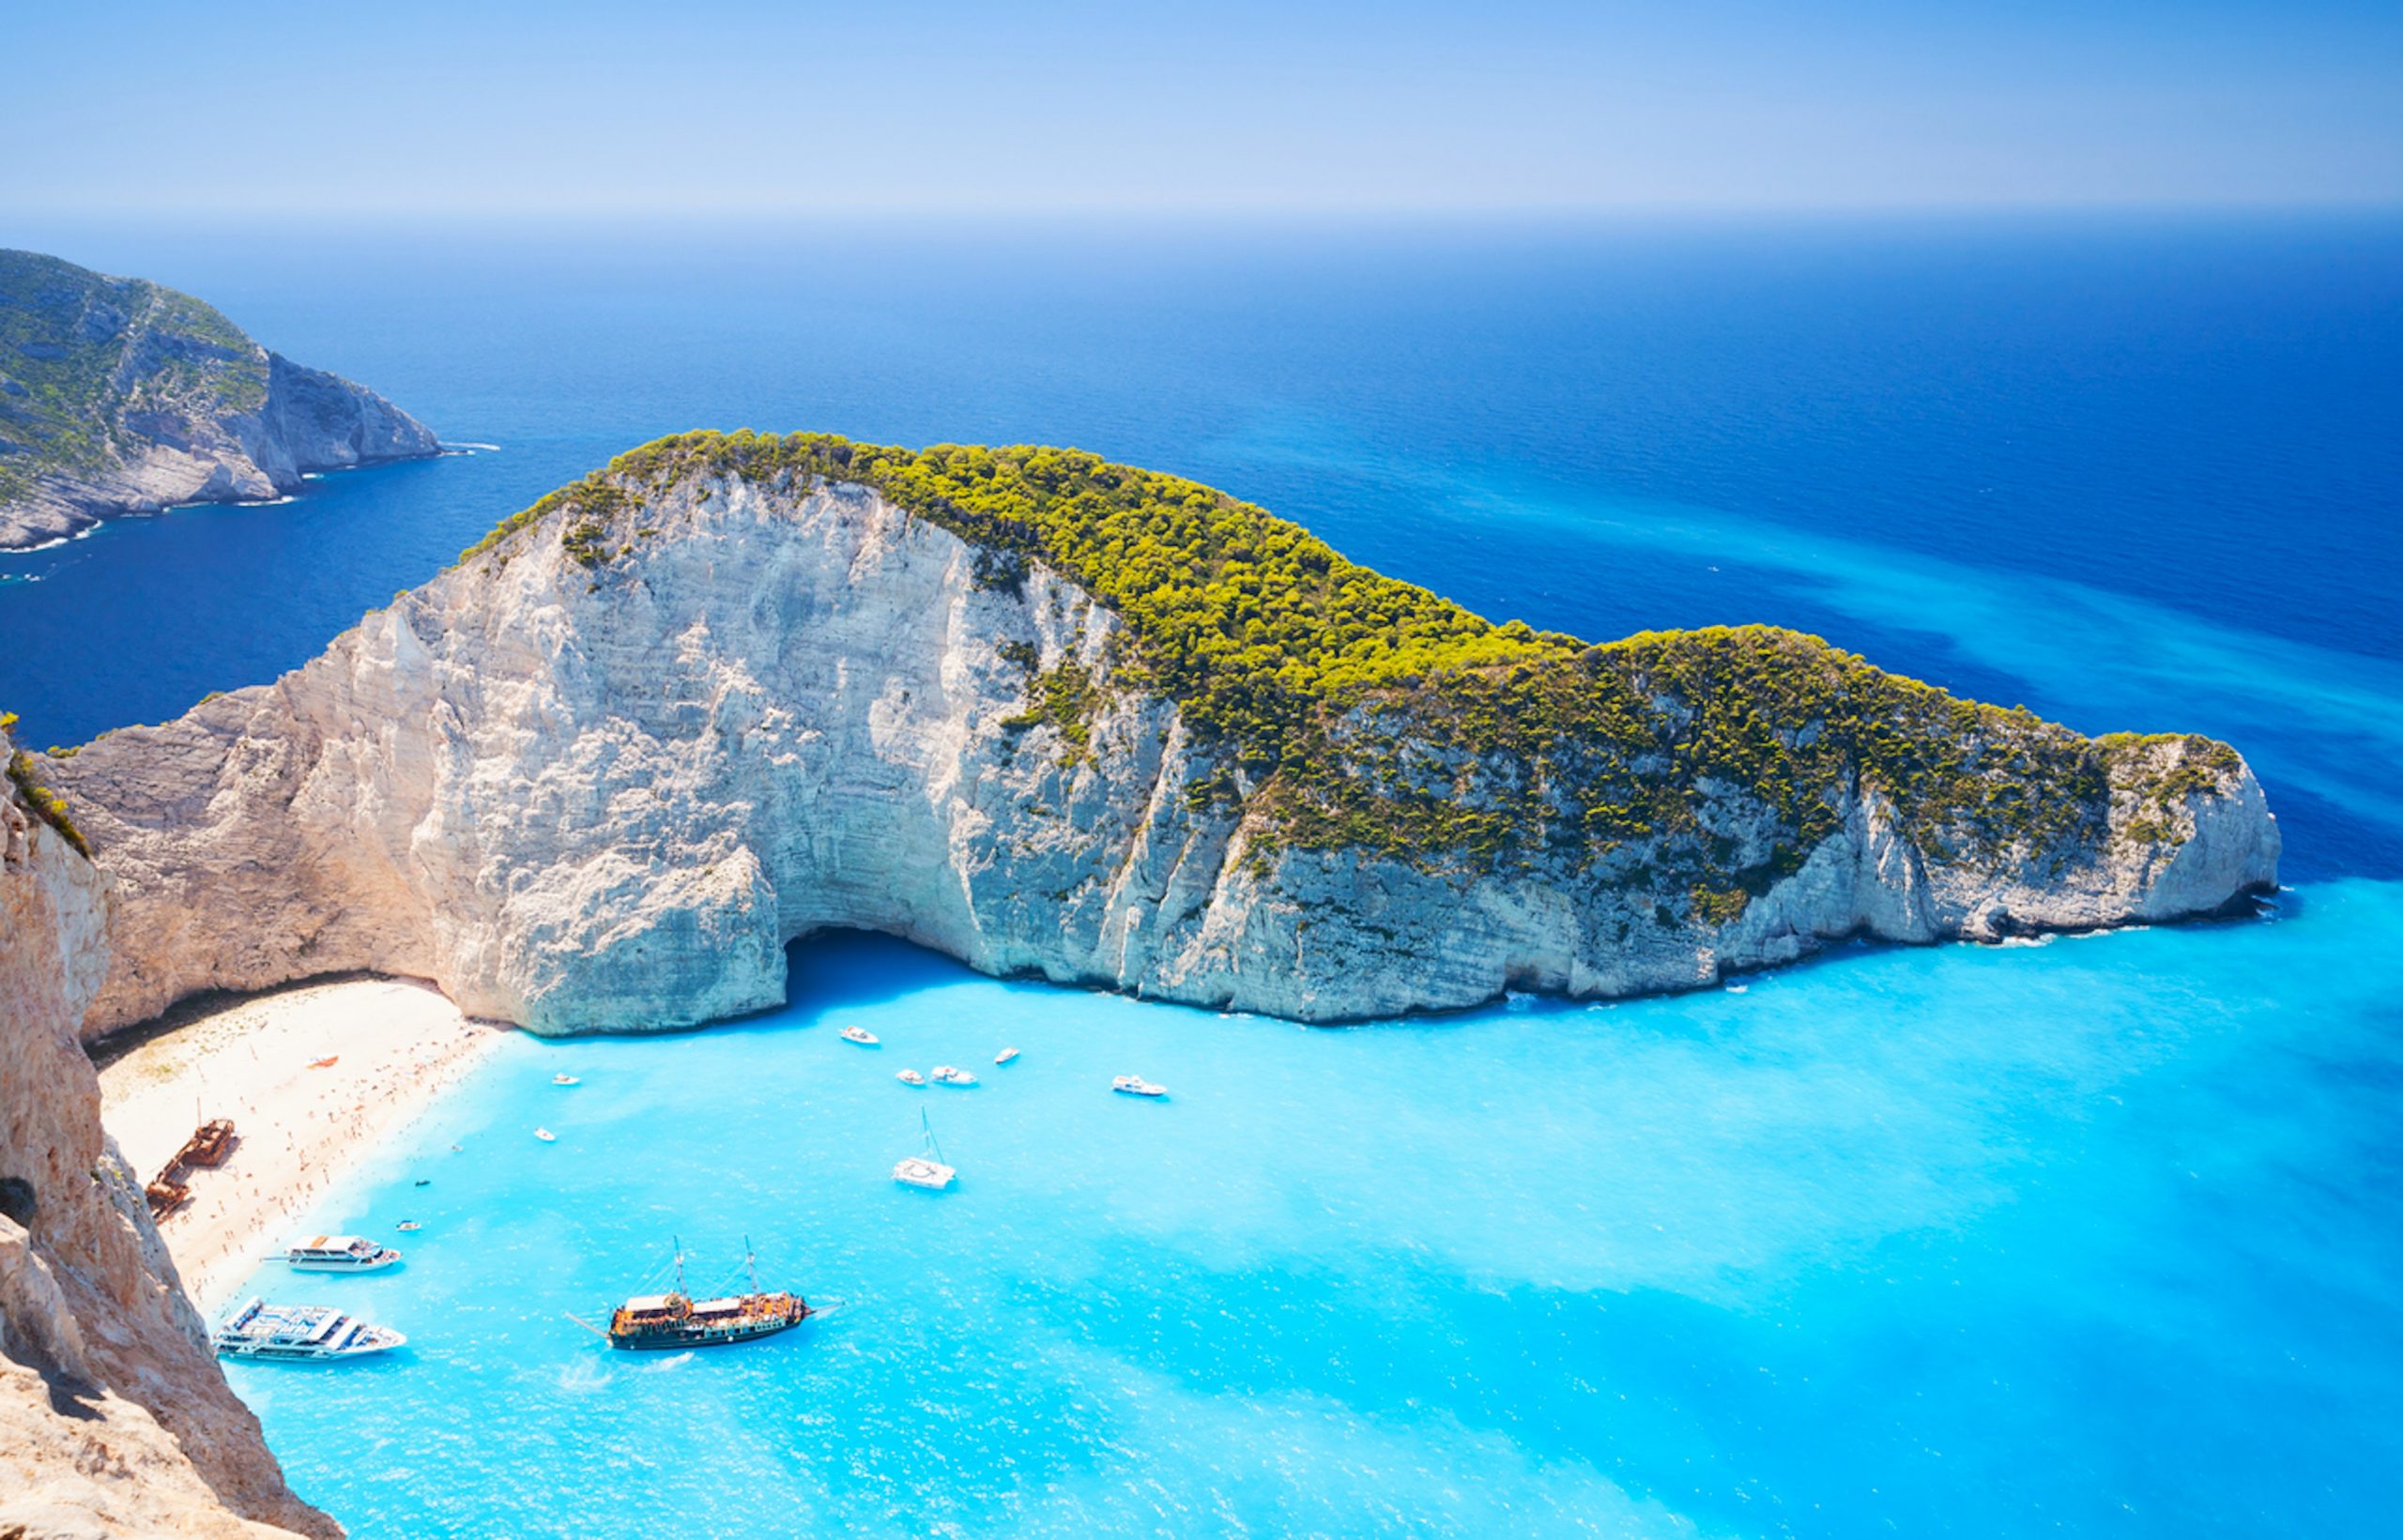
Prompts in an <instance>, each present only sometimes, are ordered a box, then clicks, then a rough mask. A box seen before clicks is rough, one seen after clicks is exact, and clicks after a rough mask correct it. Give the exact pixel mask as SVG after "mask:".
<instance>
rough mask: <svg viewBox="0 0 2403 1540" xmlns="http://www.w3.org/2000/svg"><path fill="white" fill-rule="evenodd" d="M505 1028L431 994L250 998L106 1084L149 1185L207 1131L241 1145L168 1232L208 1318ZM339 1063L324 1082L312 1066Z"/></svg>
mask: <svg viewBox="0 0 2403 1540" xmlns="http://www.w3.org/2000/svg"><path fill="white" fill-rule="evenodd" d="M505 1030H506V1029H502V1028H497V1027H493V1026H489V1025H486V1024H483V1023H480V1022H471V1021H468V1020H467V1018H466V1017H464V1016H462V1015H461V1014H459V1011H458V1009H457V1007H455V1006H453V1005H452V1003H451V1002H450V1001H449V1000H448V999H444V998H443V996H442V994H441V992H440V991H438V990H436V988H434V987H433V986H432V985H431V984H426V983H418V982H416V981H413V980H404V979H365V980H347V981H343V982H340V983H319V984H307V985H303V986H301V987H299V988H297V989H287V990H282V991H279V992H277V993H274V994H269V995H259V996H253V997H252V998H250V999H244V1000H240V1001H238V1002H237V1003H235V1004H232V1005H229V1006H227V1007H225V1008H224V1009H223V1010H222V1011H217V1012H213V1013H211V1014H207V1015H205V1016H201V1017H199V1018H197V1019H195V1020H193V1021H191V1022H189V1023H187V1024H185V1025H183V1026H181V1027H178V1028H176V1029H175V1030H173V1031H171V1032H168V1033H166V1034H164V1035H162V1036H161V1037H159V1038H156V1039H154V1040H152V1041H151V1042H148V1043H145V1044H143V1045H142V1046H140V1047H138V1048H136V1049H134V1050H133V1051H132V1052H130V1053H129V1054H127V1055H126V1056H125V1057H124V1058H122V1059H120V1060H117V1061H116V1062H115V1063H114V1064H111V1065H110V1066H109V1067H108V1068H106V1069H104V1070H102V1071H101V1072H100V1095H101V1120H102V1121H103V1122H105V1123H106V1124H107V1127H108V1131H109V1133H110V1134H111V1135H112V1136H115V1139H116V1141H117V1144H118V1146H119V1148H120V1149H122V1150H123V1151H124V1152H125V1157H126V1160H127V1161H128V1162H129V1163H130V1165H131V1166H133V1168H134V1171H135V1173H136V1174H137V1175H138V1176H139V1177H140V1178H141V1179H142V1180H143V1181H145V1182H147V1181H149V1180H150V1179H151V1178H153V1177H155V1176H157V1175H158V1173H159V1170H160V1168H161V1166H165V1165H166V1163H167V1162H168V1160H169V1159H171V1158H172V1157H173V1156H174V1155H175V1153H176V1151H178V1150H180V1149H181V1148H182V1147H183V1143H184V1141H185V1140H186V1139H188V1138H190V1137H191V1133H192V1130H193V1129H194V1128H195V1127H196V1126H198V1124H199V1122H200V1121H203V1120H206V1119H209V1118H231V1119H232V1120H233V1121H234V1127H235V1132H236V1134H237V1136H239V1139H240V1143H239V1144H238V1145H237V1147H236V1149H235V1151H234V1154H233V1157H232V1158H231V1159H230V1160H228V1161H227V1162H226V1163H225V1165H224V1166H222V1167H220V1168H218V1169H216V1170H199V1171H195V1172H193V1173H192V1175H191V1192H192V1197H191V1202H190V1203H188V1204H186V1205H185V1206H184V1207H183V1209H182V1210H180V1211H179V1212H176V1213H174V1214H171V1215H169V1216H168V1217H167V1219H166V1220H165V1222H164V1223H162V1224H161V1226H160V1227H159V1228H160V1233H161V1235H163V1236H164V1237H165V1238H166V1242H167V1249H168V1250H169V1252H171V1253H172V1254H173V1255H174V1257H175V1258H176V1269H177V1270H178V1271H179V1272H181V1273H182V1274H183V1279H184V1286H185V1288H188V1289H190V1290H191V1295H192V1298H193V1299H194V1300H195V1301H196V1302H197V1303H198V1304H199V1305H200V1307H201V1309H202V1311H203V1312H204V1313H213V1312H215V1311H216V1310H217V1309H218V1308H220V1307H221V1306H222V1305H223V1304H226V1303H227V1300H226V1296H227V1294H228V1293H229V1292H230V1291H231V1290H232V1289H233V1288H236V1287H237V1286H238V1285H239V1284H240V1282H241V1281H242V1279H243V1277H244V1276H245V1275H247V1274H248V1273H249V1272H250V1270H251V1268H252V1267H253V1265H254V1264H255V1262H256V1260H257V1258H258V1257H259V1256H260V1254H261V1253H263V1252H265V1251H267V1250H268V1249H269V1248H270V1246H273V1245H276V1244H281V1243H284V1242H286V1241H287V1240H289V1239H290V1232H291V1228H292V1226H293V1225H294V1223H295V1222H296V1219H297V1217H298V1215H299V1214H300V1213H302V1212H305V1211H306V1210H307V1209H308V1207H309V1206H310V1205H311V1204H312V1203H314V1202H315V1201H316V1200H317V1199H318V1198H319V1197H323V1196H324V1194H325V1193H326V1191H327V1189H328V1188H329V1187H330V1186H332V1185H333V1184H334V1183H336V1182H340V1181H341V1180H342V1178H343V1177H344V1175H345V1174H346V1173H347V1172H348V1171H349V1170H350V1169H351V1168H352V1167H353V1166H356V1165H357V1164H358V1163H359V1162H360V1160H361V1159H363V1158H364V1157H365V1156H366V1155H368V1154H369V1153H370V1152H372V1151H374V1149H375V1146H376V1145H377V1144H378V1143H379V1142H381V1141H382V1140H384V1139H386V1138H389V1137H390V1136H392V1135H393V1134H394V1133H396V1132H398V1131H399V1130H400V1129H402V1128H403V1127H405V1126H406V1125H407V1124H408V1123H409V1122H411V1121H414V1120H415V1119H416V1118H417V1117H418V1116H419V1115H420V1114H421V1113H423V1112H424V1111H425V1110H426V1109H427V1108H428V1107H430V1106H432V1105H434V1103H435V1102H436V1100H437V1099H438V1098H439V1097H440V1096H441V1094H442V1092H443V1091H444V1090H447V1089H449V1088H450V1087H451V1086H452V1085H455V1084H456V1083H457V1082H458V1080H459V1079H460V1077H461V1076H463V1075H466V1074H467V1072H468V1071H469V1070H471V1069H473V1068H474V1067H475V1066H476V1065H477V1064H479V1063H480V1062H482V1060H483V1058H484V1057H485V1055H487V1054H488V1053H490V1052H491V1051H492V1050H493V1049H494V1048H495V1047H496V1046H497V1044H499V1043H500V1041H501V1038H502V1035H503V1032H504V1031H505ZM328 1057H334V1058H335V1059H336V1060H337V1061H336V1062H335V1063H333V1064H332V1065H330V1066H328V1067H326V1068H323V1069H317V1068H312V1067H311V1066H312V1064H313V1062H314V1061H315V1060H321V1059H325V1058H328Z"/></svg>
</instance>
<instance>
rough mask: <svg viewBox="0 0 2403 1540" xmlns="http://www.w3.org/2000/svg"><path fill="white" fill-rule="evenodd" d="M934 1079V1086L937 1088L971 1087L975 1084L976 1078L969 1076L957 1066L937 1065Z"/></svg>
mask: <svg viewBox="0 0 2403 1540" xmlns="http://www.w3.org/2000/svg"><path fill="white" fill-rule="evenodd" d="M934 1078H935V1084H937V1085H939V1086H960V1087H967V1086H972V1085H974V1084H975V1083H976V1077H975V1076H974V1075H971V1074H969V1073H968V1072H967V1071H966V1070H963V1069H961V1068H960V1067H959V1066H958V1065H957V1064H937V1065H936V1066H935V1076H934Z"/></svg>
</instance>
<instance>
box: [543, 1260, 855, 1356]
mask: <svg viewBox="0 0 2403 1540" xmlns="http://www.w3.org/2000/svg"><path fill="white" fill-rule="evenodd" d="M742 1251H743V1255H742V1264H743V1267H744V1268H745V1270H746V1271H747V1272H748V1273H749V1275H750V1279H751V1291H750V1292H749V1293H747V1294H730V1295H727V1296H726V1297H725V1298H723V1299H714V1300H696V1299H694V1298H693V1297H692V1296H691V1295H689V1294H687V1293H686V1292H685V1291H684V1249H683V1245H682V1243H681V1242H680V1243H678V1245H677V1248H676V1286H675V1288H671V1289H669V1290H668V1291H667V1292H666V1293H665V1294H637V1295H635V1297H634V1298H632V1299H630V1300H628V1301H626V1303H625V1304H621V1305H620V1306H619V1307H618V1308H617V1309H615V1310H613V1311H611V1312H610V1314H609V1329H608V1330H607V1331H605V1332H604V1333H602V1335H603V1336H605V1337H606V1338H608V1340H609V1346H610V1347H612V1348H615V1349H619V1350H620V1351H621V1352H645V1351H657V1350H660V1349H678V1348H720V1347H724V1346H726V1345H727V1344H728V1343H735V1342H751V1341H756V1340H757V1339H758V1338H760V1337H763V1336H773V1335H775V1334H777V1333H778V1332H788V1331H790V1330H792V1328H794V1327H796V1326H798V1325H800V1324H801V1323H802V1322H803V1321H804V1320H807V1319H809V1318H810V1317H811V1316H814V1315H816V1314H817V1313H818V1312H817V1311H815V1310H812V1309H811V1308H810V1307H809V1302H808V1301H806V1300H804V1299H803V1298H802V1297H801V1296H800V1295H798V1294H794V1293H788V1292H787V1291H785V1290H782V1289H776V1290H763V1289H761V1288H760V1287H759V1270H758V1262H757V1259H756V1258H754V1257H753V1256H752V1254H751V1247H750V1243H749V1241H748V1240H747V1239H746V1240H745V1241H744V1243H743V1248H742ZM577 1324H578V1325H582V1324H583V1323H582V1322H580V1321H579V1322H577Z"/></svg>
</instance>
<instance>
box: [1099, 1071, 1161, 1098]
mask: <svg viewBox="0 0 2403 1540" xmlns="http://www.w3.org/2000/svg"><path fill="white" fill-rule="evenodd" d="M1110 1090H1114V1091H1116V1092H1117V1093H1118V1094H1119V1095H1121V1096H1165V1095H1167V1094H1168V1088H1167V1087H1166V1086H1162V1085H1156V1084H1154V1083H1153V1082H1151V1081H1149V1080H1146V1079H1144V1078H1143V1077H1142V1076H1141V1075H1120V1076H1119V1077H1118V1078H1117V1079H1115V1080H1112V1081H1111V1082H1110Z"/></svg>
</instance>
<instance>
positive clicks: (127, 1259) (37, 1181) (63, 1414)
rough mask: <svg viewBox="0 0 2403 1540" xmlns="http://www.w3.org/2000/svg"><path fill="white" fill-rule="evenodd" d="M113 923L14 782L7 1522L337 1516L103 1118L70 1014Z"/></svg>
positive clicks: (66, 1526)
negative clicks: (231, 1364) (303, 1497)
mask: <svg viewBox="0 0 2403 1540" xmlns="http://www.w3.org/2000/svg"><path fill="white" fill-rule="evenodd" d="M12 755H13V748H12V745H11V744H10V743H9V741H8V731H7V729H6V726H5V724H0V759H8V758H11V757H12ZM105 931H106V906H105V900H104V897H103V884H102V881H101V878H100V877H99V873H98V872H96V871H95V870H93V868H92V866H91V865H90V863H89V862H87V861H85V860H84V858H83V857H82V856H81V855H79V854H77V853H76V852H75V850H74V849H73V848H72V847H71V846H70V844H69V840H68V839H67V838H66V837H65V836H64V835H62V834H61V833H60V832H59V831H58V830H56V829H55V828H54V827H52V826H51V825H49V824H47V823H45V822H44V821H42V820H41V818H40V817H39V816H38V812H37V810H36V809H35V807H34V806H33V804H32V803H30V802H29V801H28V800H26V798H25V795H24V794H23V792H21V791H20V790H19V788H18V787H16V786H15V785H10V784H8V783H0V1535H23V1536H27V1537H36V1536H38V1537H43V1540H48V1537H52V1536H86V1535H91V1536H99V1535H143V1536H149V1535H194V1536H211V1537H214V1536H227V1537H232V1536H249V1537H254V1540H267V1537H268V1536H286V1537H288V1536H290V1535H291V1534H293V1533H294V1532H298V1533H302V1534H309V1535H319V1536H331V1535H338V1534H340V1533H341V1532H342V1531H341V1529H340V1528H339V1527H338V1526H337V1525H335V1524H334V1523H333V1522H332V1521H331V1520H330V1519H329V1518H327V1517H325V1516H324V1515H323V1514H320V1513H318V1512H317V1511H316V1510H315V1509H314V1508H311V1507H309V1506H308V1505H307V1504H305V1503H303V1502H300V1501H299V1499H298V1498H296V1497H294V1496H293V1495H292V1492H291V1490H290V1489H289V1488H288V1487H285V1486H284V1482H283V1473H282V1472H281V1471H279V1470H278V1469H277V1467H276V1463H275V1459H274V1457H273V1456H270V1455H269V1454H268V1451H267V1446H266V1444H265V1442H264V1441H262V1440H261V1437H260V1433H259V1425H258V1419H257V1418H255V1417H253V1416H252V1415H251V1411H250V1409H249V1408H247V1407H245V1406H243V1405H242V1403H241V1402H240V1401H238V1400H237V1399H236V1398H235V1396H234V1393H233V1391H232V1390H231V1389H230V1388H228V1386H227V1385H226V1383H225V1379H224V1376H223V1375H222V1374H221V1373H219V1372H218V1367H217V1361H216V1360H215V1358H214V1357H212V1356H211V1355H210V1352H209V1350H208V1348H207V1342H206V1336H205V1333H204V1330H203V1328H202V1325H201V1321H200V1318H199V1317H198V1316H197V1315H196V1314H194V1312H193V1310H192V1307H191V1303H190V1302H189V1301H188V1300H187V1299H186V1298H185V1296H184V1292H183V1287H182V1285H181V1283H180V1282H179V1281H178V1280H177V1278H176V1269H175V1264H174V1263H173V1262H172V1261H170V1260H169V1259H168V1257H167V1253H166V1249H165V1247H164V1246H163V1245H162V1244H161V1242H160V1240H159V1232H158V1231H157V1229H155V1228H154V1227H152V1225H151V1223H150V1216H149V1212H148V1211H147V1210H146V1208H145V1206H144V1203H143V1198H142V1185H141V1182H140V1180H139V1179H138V1178H137V1177H136V1176H135V1175H134V1174H133V1173H131V1172H130V1171H128V1170H127V1169H126V1168H125V1165H124V1162H123V1161H122V1159H120V1158H119V1156H118V1154H117V1151H116V1149H115V1145H114V1143H113V1142H111V1141H110V1140H109V1139H108V1138H107V1137H106V1136H105V1135H104V1134H103V1133H102V1132H101V1128H100V1090H99V1079H98V1078H97V1076H96V1075H94V1074H93V1070H92V1065H91V1061H90V1060H88V1059H86V1058H85V1057H84V1051H83V1049H82V1048H81V1046H79V1045H78V1044H77V1042H76V1038H75V1029H76V1023H77V1022H78V1021H79V1020H80V1019H81V1018H82V1016H83V1014H84V1006H85V1005H86V1003H87V1002H88V1001H89V1000H90V999H91V996H92V994H93V992H94V991H95V990H96V989H98V988H99V985H100V982H101V980H102V979H103V978H104V977H105V976H106V974H107V970H108V956H107V944H106V940H105Z"/></svg>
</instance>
